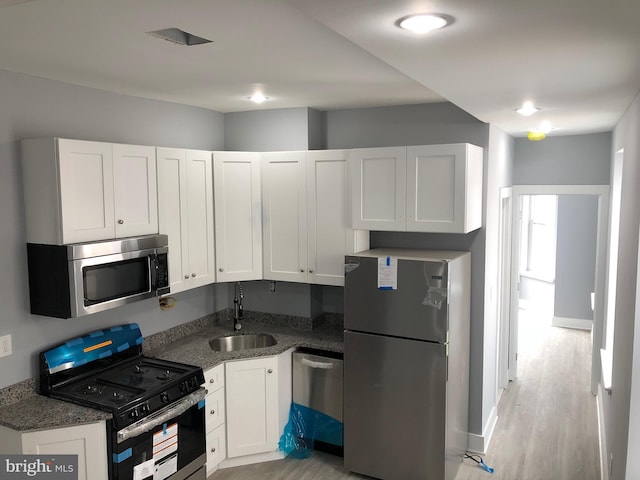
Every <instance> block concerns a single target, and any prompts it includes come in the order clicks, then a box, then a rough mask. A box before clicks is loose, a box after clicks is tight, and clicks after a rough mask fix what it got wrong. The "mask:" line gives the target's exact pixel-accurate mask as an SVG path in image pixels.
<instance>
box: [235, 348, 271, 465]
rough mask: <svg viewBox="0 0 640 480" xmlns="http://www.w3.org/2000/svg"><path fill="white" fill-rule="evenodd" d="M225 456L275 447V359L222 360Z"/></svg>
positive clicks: (260, 451) (258, 451)
mask: <svg viewBox="0 0 640 480" xmlns="http://www.w3.org/2000/svg"><path fill="white" fill-rule="evenodd" d="M225 390H226V412H227V420H226V422H227V456H228V457H229V458H233V457H240V456H243V455H253V454H258V453H264V452H272V451H275V450H277V448H278V439H279V435H280V433H279V408H278V407H279V406H278V360H277V357H260V358H255V359H251V360H238V361H231V362H226V363H225Z"/></svg>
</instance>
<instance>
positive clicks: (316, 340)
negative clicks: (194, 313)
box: [146, 321, 344, 370]
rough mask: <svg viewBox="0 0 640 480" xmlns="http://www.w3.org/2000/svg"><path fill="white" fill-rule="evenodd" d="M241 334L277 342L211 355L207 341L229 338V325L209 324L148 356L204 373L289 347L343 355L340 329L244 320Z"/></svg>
mask: <svg viewBox="0 0 640 480" xmlns="http://www.w3.org/2000/svg"><path fill="white" fill-rule="evenodd" d="M242 333H244V334H251V333H269V334H271V335H273V337H274V338H275V339H276V341H277V343H276V344H275V345H273V346H271V347H264V348H253V349H249V350H238V351H235V352H215V351H213V350H211V347H209V340H211V339H212V338H216V337H222V336H226V335H233V334H234V333H233V322H223V323H221V324H216V325H210V326H208V327H205V328H203V329H202V330H199V331H198V332H195V333H192V334H191V335H188V336H186V337H184V338H182V339H180V340H176V341H174V342H171V343H169V344H166V345H163V346H160V347H158V348H155V349H153V350H150V351H149V352H148V353H146V354H147V355H149V356H151V357H157V358H162V359H164V360H172V361H175V362H182V363H188V364H191V365H198V366H201V367H202V368H203V369H204V370H207V369H209V368H212V367H215V366H216V365H218V364H220V363H222V362H226V361H227V360H238V359H245V358H254V357H264V356H269V355H278V354H280V353H282V352H285V351H286V350H289V349H290V348H297V347H308V348H315V349H318V350H325V351H331V352H343V351H344V343H343V330H342V328H341V327H340V326H337V325H325V326H323V327H319V328H316V329H313V330H298V329H292V328H288V327H284V326H278V325H266V324H263V323H255V322H250V321H244V322H243V323H242Z"/></svg>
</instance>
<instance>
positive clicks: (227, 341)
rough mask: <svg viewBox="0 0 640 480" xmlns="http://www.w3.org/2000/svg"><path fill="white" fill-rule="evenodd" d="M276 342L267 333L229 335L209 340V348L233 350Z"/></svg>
mask: <svg viewBox="0 0 640 480" xmlns="http://www.w3.org/2000/svg"><path fill="white" fill-rule="evenodd" d="M276 343H278V342H277V341H276V339H275V338H273V336H271V335H269V334H268V333H252V334H247V335H229V336H226V337H218V338H213V339H211V340H209V346H210V347H211V350H215V351H216V352H234V351H236V350H249V349H252V348H264V347H271V346H272V345H275V344H276Z"/></svg>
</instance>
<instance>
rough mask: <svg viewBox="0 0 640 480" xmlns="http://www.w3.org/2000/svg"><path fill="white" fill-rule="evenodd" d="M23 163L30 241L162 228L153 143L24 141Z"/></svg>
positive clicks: (150, 231)
mask: <svg viewBox="0 0 640 480" xmlns="http://www.w3.org/2000/svg"><path fill="white" fill-rule="evenodd" d="M22 165H23V181H24V193H25V211H26V221H27V242H31V243H48V244H58V245H62V244H69V243H77V242H86V241H93V240H105V239H112V238H121V237H128V236H133V235H146V234H153V233H158V214H157V190H156V158H155V148H154V147H142V146H137V145H119V144H116V145H114V144H110V143H103V142H88V141H81V140H67V139H57V138H48V139H33V140H23V142H22Z"/></svg>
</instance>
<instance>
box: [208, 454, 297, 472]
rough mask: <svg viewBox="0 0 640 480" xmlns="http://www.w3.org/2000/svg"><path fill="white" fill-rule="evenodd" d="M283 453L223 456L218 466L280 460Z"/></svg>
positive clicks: (236, 465) (237, 465)
mask: <svg viewBox="0 0 640 480" xmlns="http://www.w3.org/2000/svg"><path fill="white" fill-rule="evenodd" d="M284 456H285V455H284V453H283V452H281V451H278V450H276V451H274V452H267V453H256V454H255V455H245V456H242V457H235V458H225V459H224V460H223V461H222V462H220V465H218V468H220V469H222V468H231V467H239V466H241V465H251V464H252V463H261V462H270V461H272V460H282V459H283V458H284Z"/></svg>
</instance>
